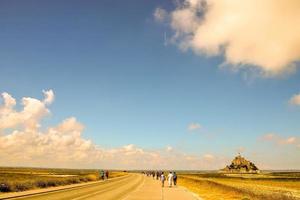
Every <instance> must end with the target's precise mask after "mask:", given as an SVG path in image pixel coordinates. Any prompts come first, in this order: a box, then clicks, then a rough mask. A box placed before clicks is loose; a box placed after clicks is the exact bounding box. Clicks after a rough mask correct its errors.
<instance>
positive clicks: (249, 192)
mask: <svg viewBox="0 0 300 200" xmlns="http://www.w3.org/2000/svg"><path fill="white" fill-rule="evenodd" d="M179 184H181V185H183V186H185V187H187V188H189V189H190V190H192V191H193V192H195V193H198V194H199V195H200V196H201V197H203V198H204V199H208V200H210V199H211V200H213V199H224V200H226V199H228V200H229V199H239V200H241V199H245V200H246V199H251V200H252V199H253V200H256V199H257V200H258V199H266V200H296V199H300V173H297V172H265V173H260V174H222V173H211V172H210V173H194V174H187V173H181V174H179Z"/></svg>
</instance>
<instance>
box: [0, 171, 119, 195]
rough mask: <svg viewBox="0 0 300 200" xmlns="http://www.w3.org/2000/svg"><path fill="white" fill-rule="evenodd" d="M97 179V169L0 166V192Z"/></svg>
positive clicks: (117, 173) (114, 175)
mask: <svg viewBox="0 0 300 200" xmlns="http://www.w3.org/2000/svg"><path fill="white" fill-rule="evenodd" d="M122 175H124V173H122V172H117V171H112V172H110V178H113V177H117V176H122ZM97 180H99V174H98V171H97V170H81V169H80V170H78V169H43V168H0V192H19V191H25V190H30V189H36V188H47V187H55V186H62V185H69V184H76V183H82V182H88V181H97Z"/></svg>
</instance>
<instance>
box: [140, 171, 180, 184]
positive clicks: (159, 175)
mask: <svg viewBox="0 0 300 200" xmlns="http://www.w3.org/2000/svg"><path fill="white" fill-rule="evenodd" d="M143 173H144V174H145V175H146V176H150V177H152V178H153V179H156V180H160V181H161V186H162V187H164V186H165V181H166V180H167V181H168V186H169V187H172V186H176V185H177V174H176V172H174V171H173V172H171V171H170V172H169V174H168V175H167V176H166V175H165V173H164V172H163V171H148V172H143Z"/></svg>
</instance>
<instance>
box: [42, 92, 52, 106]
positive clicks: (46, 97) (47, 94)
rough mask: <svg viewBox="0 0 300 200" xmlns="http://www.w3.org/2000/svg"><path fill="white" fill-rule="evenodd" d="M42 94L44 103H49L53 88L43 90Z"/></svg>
mask: <svg viewBox="0 0 300 200" xmlns="http://www.w3.org/2000/svg"><path fill="white" fill-rule="evenodd" d="M43 93H44V96H45V100H44V103H45V104H48V105H49V104H51V103H52V102H53V101H54V93H53V90H47V91H45V90H43Z"/></svg>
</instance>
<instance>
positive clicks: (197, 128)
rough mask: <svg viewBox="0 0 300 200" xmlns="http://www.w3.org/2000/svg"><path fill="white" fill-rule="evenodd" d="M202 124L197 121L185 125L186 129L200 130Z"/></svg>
mask: <svg viewBox="0 0 300 200" xmlns="http://www.w3.org/2000/svg"><path fill="white" fill-rule="evenodd" d="M201 128H202V126H201V125H200V124H199V123H190V124H189V125H188V127H187V130H188V131H191V132H192V131H197V130H200V129H201Z"/></svg>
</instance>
